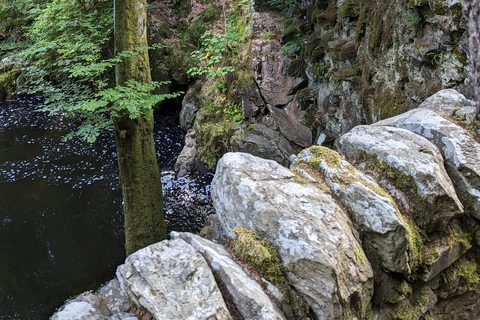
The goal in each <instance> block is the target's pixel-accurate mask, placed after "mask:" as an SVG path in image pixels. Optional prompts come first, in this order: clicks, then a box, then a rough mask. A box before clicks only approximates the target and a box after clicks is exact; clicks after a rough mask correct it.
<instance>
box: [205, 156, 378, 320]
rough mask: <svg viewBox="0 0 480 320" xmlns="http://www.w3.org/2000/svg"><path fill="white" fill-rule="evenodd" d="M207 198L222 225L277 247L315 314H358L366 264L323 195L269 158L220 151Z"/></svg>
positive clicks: (363, 305)
mask: <svg viewBox="0 0 480 320" xmlns="http://www.w3.org/2000/svg"><path fill="white" fill-rule="evenodd" d="M212 199H213V201H214V205H215V209H216V212H217V214H218V216H219V220H220V222H221V224H222V226H223V228H224V229H225V230H227V231H231V230H232V229H233V228H234V227H241V228H246V229H251V230H256V231H257V232H258V234H259V235H260V236H262V237H266V238H268V239H269V240H270V241H271V242H272V244H273V245H274V246H276V247H278V249H279V254H280V257H281V259H282V261H283V265H284V267H285V271H286V273H287V277H288V279H289V281H290V283H291V284H292V285H293V286H294V287H295V289H296V290H297V291H298V292H299V293H300V294H301V295H302V296H303V297H304V299H305V301H306V302H307V303H308V304H309V305H310V307H311V308H312V310H313V312H314V313H315V314H316V316H317V317H318V318H319V319H342V318H345V317H346V318H351V317H354V316H356V317H358V318H365V317H366V316H367V314H368V312H369V310H370V298H371V295H372V291H371V290H372V270H371V267H370V264H369V263H368V261H367V260H366V258H365V254H364V252H363V249H362V247H361V245H360V243H359V242H358V240H357V239H356V238H355V235H354V234H355V231H354V230H353V228H352V226H351V224H350V222H349V219H348V216H347V214H346V213H345V212H344V211H343V210H342V209H340V207H339V206H338V205H337V204H336V203H335V202H334V201H333V199H332V198H331V196H330V195H329V194H327V193H325V192H324V191H321V190H320V189H318V188H315V187H313V186H311V185H308V184H302V183H299V182H296V181H295V175H294V174H293V173H292V172H290V171H289V170H287V169H285V168H283V167H281V166H280V165H278V164H277V163H276V162H274V161H271V160H263V159H260V158H257V157H254V156H252V155H249V154H244V153H227V154H226V155H224V156H223V157H222V159H221V160H220V161H219V163H218V165H217V172H216V175H215V178H214V180H213V182H212Z"/></svg>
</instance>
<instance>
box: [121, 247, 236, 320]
mask: <svg viewBox="0 0 480 320" xmlns="http://www.w3.org/2000/svg"><path fill="white" fill-rule="evenodd" d="M117 277H118V280H119V281H120V284H121V286H122V288H124V290H125V291H126V292H127V294H128V296H129V297H130V299H132V301H133V302H134V303H136V304H137V305H141V306H143V307H144V308H146V309H147V310H148V311H149V312H150V313H152V314H153V316H154V317H155V318H157V319H172V320H173V319H188V320H194V319H195V320H197V319H198V320H200V319H217V320H220V319H231V316H230V313H229V312H228V310H227V307H226V305H225V302H224V301H223V298H222V295H221V293H220V290H219V289H218V287H217V284H216V283H215V279H214V277H213V275H212V273H211V271H210V269H209V267H208V265H207V263H206V261H205V259H204V258H203V257H202V256H201V255H200V254H199V253H197V252H196V251H195V250H194V249H193V247H192V246H191V245H189V244H188V243H186V242H185V241H183V240H180V239H177V240H171V241H162V242H159V243H155V244H152V245H150V246H148V247H146V248H143V249H140V250H138V251H136V252H134V253H133V254H131V255H130V256H128V257H127V259H126V260H125V264H123V265H120V266H119V267H118V269H117Z"/></svg>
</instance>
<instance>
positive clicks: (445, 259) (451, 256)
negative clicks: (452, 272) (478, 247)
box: [422, 242, 467, 281]
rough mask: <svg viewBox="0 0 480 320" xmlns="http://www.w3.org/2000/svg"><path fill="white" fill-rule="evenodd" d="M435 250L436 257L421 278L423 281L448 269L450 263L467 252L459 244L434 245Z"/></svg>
mask: <svg viewBox="0 0 480 320" xmlns="http://www.w3.org/2000/svg"><path fill="white" fill-rule="evenodd" d="M435 248H436V249H437V250H438V257H437V258H435V259H434V260H433V261H432V262H431V263H430V265H429V266H428V272H427V273H426V274H424V275H423V276H422V280H423V281H430V280H432V279H433V278H434V277H435V276H436V275H437V274H439V273H440V272H442V271H443V270H445V269H447V268H448V267H450V266H451V265H452V263H454V262H455V261H457V260H458V259H459V258H460V257H461V256H462V255H463V254H464V253H465V252H467V248H465V247H464V246H463V245H462V244H461V243H459V242H450V243H447V244H442V243H438V244H436V245H435Z"/></svg>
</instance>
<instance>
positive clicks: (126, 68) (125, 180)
mask: <svg viewBox="0 0 480 320" xmlns="http://www.w3.org/2000/svg"><path fill="white" fill-rule="evenodd" d="M147 45H148V44H147V3H146V1H145V0H115V51H116V52H117V53H118V52H122V51H126V50H133V49H134V48H138V47H146V46H147ZM115 75H116V83H117V85H123V84H124V83H125V82H126V81H127V80H130V79H134V80H136V81H138V82H143V83H149V82H150V81H151V78H150V64H149V61H148V52H147V51H146V50H145V51H142V52H140V53H139V54H137V55H132V56H130V57H127V58H124V59H123V62H122V63H118V64H117V65H116V67H115ZM152 112H153V111H152V110H150V111H149V113H150V114H145V115H144V116H140V117H138V118H136V119H130V118H129V116H128V114H127V115H124V116H123V117H120V118H115V119H114V122H115V143H116V146H117V158H118V167H119V171H120V183H121V185H122V193H123V201H124V209H123V210H124V217H125V248H126V252H127V255H130V254H131V253H133V252H135V251H136V250H138V249H140V248H143V247H145V246H147V245H149V244H152V243H155V242H158V241H161V240H163V239H165V238H166V232H165V221H164V214H163V199H162V182H161V179H160V170H159V168H158V164H157V159H156V153H155V146H154V141H153V116H152V114H151V113H152Z"/></svg>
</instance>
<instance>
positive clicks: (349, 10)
mask: <svg viewBox="0 0 480 320" xmlns="http://www.w3.org/2000/svg"><path fill="white" fill-rule="evenodd" d="M360 3H361V2H360V1H355V0H346V1H344V2H343V3H342V5H341V6H340V7H339V8H338V15H339V16H340V17H342V18H344V19H345V18H357V17H358V15H359V11H360Z"/></svg>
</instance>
